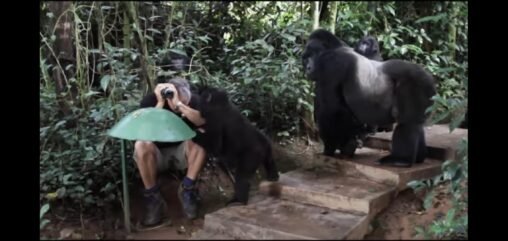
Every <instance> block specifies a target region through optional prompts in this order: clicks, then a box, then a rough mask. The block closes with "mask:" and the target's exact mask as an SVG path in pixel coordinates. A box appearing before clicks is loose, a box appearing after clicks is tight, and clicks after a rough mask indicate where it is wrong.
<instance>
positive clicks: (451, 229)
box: [408, 139, 468, 239]
mask: <svg viewBox="0 0 508 241" xmlns="http://www.w3.org/2000/svg"><path fill="white" fill-rule="evenodd" d="M467 143H468V142H467V139H463V140H462V141H461V142H460V144H459V157H460V159H459V160H458V161H451V160H447V161H446V162H444V163H443V165H442V170H443V172H442V174H440V175H438V176H436V177H434V178H432V179H427V180H420V181H412V182H410V183H408V186H409V187H411V188H412V189H413V190H414V191H415V192H420V191H422V190H428V192H427V193H426V196H425V198H424V208H425V209H426V210H428V209H429V208H430V207H431V206H432V202H433V200H434V197H435V195H436V192H435V191H434V188H435V187H437V186H438V185H441V184H448V185H449V189H448V190H447V192H448V193H449V194H450V195H451V196H452V198H453V208H451V209H450V210H448V212H447V215H446V218H445V219H438V220H434V221H433V222H432V224H431V225H430V227H428V228H424V227H418V228H417V229H416V231H417V235H421V236H423V237H424V238H425V239H427V238H428V237H433V238H437V239H442V238H445V237H448V238H465V239H467V236H468V232H467V230H468V229H467V227H468V225H467V224H468V213H467V207H468V188H467V183H468V144H467Z"/></svg>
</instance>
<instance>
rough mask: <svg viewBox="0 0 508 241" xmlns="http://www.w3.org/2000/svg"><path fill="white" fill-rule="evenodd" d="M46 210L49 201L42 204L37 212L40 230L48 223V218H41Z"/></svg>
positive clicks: (47, 209)
mask: <svg viewBox="0 0 508 241" xmlns="http://www.w3.org/2000/svg"><path fill="white" fill-rule="evenodd" d="M48 211H49V203H46V204H44V205H42V207H41V210H40V212H39V220H40V225H39V229H40V230H42V229H43V228H44V227H45V226H46V225H48V223H49V220H48V219H45V218H43V217H44V214H46V213H47V212H48Z"/></svg>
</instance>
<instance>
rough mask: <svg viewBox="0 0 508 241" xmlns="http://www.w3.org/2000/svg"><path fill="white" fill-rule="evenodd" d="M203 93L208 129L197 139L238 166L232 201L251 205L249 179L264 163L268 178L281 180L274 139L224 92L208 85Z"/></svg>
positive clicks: (231, 163) (201, 109)
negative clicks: (261, 129) (254, 124)
mask: <svg viewBox="0 0 508 241" xmlns="http://www.w3.org/2000/svg"><path fill="white" fill-rule="evenodd" d="M200 92H201V94H200V104H199V111H200V113H201V115H202V116H203V118H205V120H206V123H205V125H204V126H203V129H204V131H205V132H204V133H202V134H199V135H198V137H197V138H195V141H196V143H198V144H200V145H201V146H202V147H203V148H204V149H205V150H206V151H207V153H208V154H210V155H213V156H215V157H217V158H219V159H220V160H224V161H226V162H227V164H228V166H231V167H233V168H235V169H236V174H235V194H234V197H233V199H232V200H230V201H229V202H228V204H232V203H240V204H247V201H248V198H249V190H250V183H249V181H250V179H251V178H252V177H253V176H254V174H255V172H256V170H257V169H258V167H259V165H261V164H263V166H264V168H265V170H266V175H267V177H266V178H267V180H269V181H277V180H278V179H279V174H278V171H277V167H276V164H275V161H274V160H273V156H272V146H271V144H270V141H269V140H268V138H267V137H266V136H265V135H263V134H262V133H261V132H260V131H259V130H257V129H256V128H255V127H254V126H253V125H252V124H251V123H250V122H249V121H248V120H247V119H246V118H245V117H244V116H243V115H242V114H241V113H240V111H238V109H237V108H236V107H235V106H234V105H233V104H231V103H230V102H229V100H228V97H227V94H226V93H225V92H224V91H221V90H218V89H215V88H211V87H206V88H203V89H201V91H200Z"/></svg>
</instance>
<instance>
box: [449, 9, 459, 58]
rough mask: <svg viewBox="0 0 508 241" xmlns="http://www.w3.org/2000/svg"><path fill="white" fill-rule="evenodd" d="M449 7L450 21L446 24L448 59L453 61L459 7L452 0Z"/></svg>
mask: <svg viewBox="0 0 508 241" xmlns="http://www.w3.org/2000/svg"><path fill="white" fill-rule="evenodd" d="M449 4H450V7H451V15H450V19H451V21H450V23H449V24H448V43H449V48H450V60H451V61H455V45H456V43H457V28H456V27H455V26H456V25H457V15H458V14H459V11H460V9H459V8H458V7H457V5H456V4H454V2H450V3H449Z"/></svg>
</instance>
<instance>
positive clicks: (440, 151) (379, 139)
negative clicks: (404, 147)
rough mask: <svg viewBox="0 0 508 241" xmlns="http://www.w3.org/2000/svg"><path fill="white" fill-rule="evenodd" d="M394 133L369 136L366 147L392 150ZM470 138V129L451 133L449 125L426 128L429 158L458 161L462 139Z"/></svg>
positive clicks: (459, 129) (456, 130)
mask: <svg viewBox="0 0 508 241" xmlns="http://www.w3.org/2000/svg"><path fill="white" fill-rule="evenodd" d="M392 135H393V132H379V133H376V134H375V135H373V136H369V137H368V138H367V140H366V141H365V143H364V146H365V147H371V148H377V149H385V150H390V145H391V143H392ZM467 137H468V129H461V128H458V129H455V130H453V132H452V133H450V130H449V127H448V125H432V126H428V127H425V142H426V143H427V150H428V154H427V157H429V158H432V159H438V160H456V159H457V157H458V152H457V147H458V144H459V142H460V140H461V139H462V138H467Z"/></svg>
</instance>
